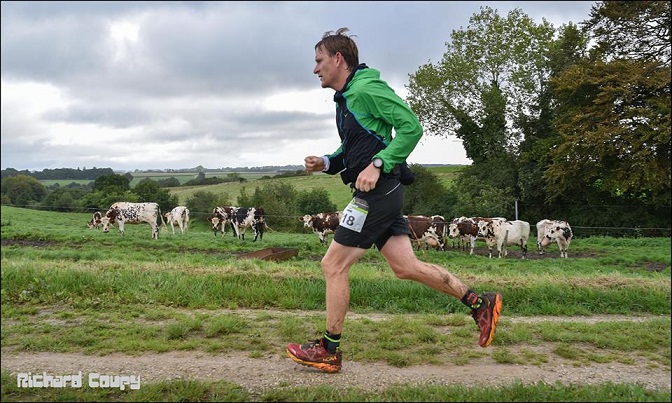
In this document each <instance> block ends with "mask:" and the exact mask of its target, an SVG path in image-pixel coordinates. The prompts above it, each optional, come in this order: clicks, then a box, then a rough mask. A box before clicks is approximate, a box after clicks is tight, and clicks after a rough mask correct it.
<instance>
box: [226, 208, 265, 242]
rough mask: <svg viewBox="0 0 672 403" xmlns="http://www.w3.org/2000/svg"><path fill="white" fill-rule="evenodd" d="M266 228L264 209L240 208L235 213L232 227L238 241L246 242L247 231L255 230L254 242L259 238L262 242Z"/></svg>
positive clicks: (232, 218)
mask: <svg viewBox="0 0 672 403" xmlns="http://www.w3.org/2000/svg"><path fill="white" fill-rule="evenodd" d="M265 226H266V222H265V214H264V209H262V208H261V207H238V208H236V209H235V210H234V211H233V215H232V217H231V227H232V228H233V233H234V234H235V235H237V236H238V239H242V240H245V229H246V228H252V230H254V241H256V240H257V238H259V240H261V239H262V238H263V237H264V227H265ZM254 241H253V242H254Z"/></svg>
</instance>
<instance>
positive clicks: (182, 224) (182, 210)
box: [164, 206, 189, 235]
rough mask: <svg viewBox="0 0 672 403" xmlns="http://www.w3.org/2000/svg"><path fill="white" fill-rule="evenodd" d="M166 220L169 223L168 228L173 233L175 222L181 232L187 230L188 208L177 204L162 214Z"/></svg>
mask: <svg viewBox="0 0 672 403" xmlns="http://www.w3.org/2000/svg"><path fill="white" fill-rule="evenodd" d="M164 216H165V217H166V221H167V222H169V223H170V229H172V230H173V235H175V224H177V226H178V227H179V228H180V232H181V233H182V234H184V233H186V232H187V231H188V230H189V209H188V208H186V207H185V206H177V207H175V208H174V209H173V210H172V211H169V212H167V213H166V214H164Z"/></svg>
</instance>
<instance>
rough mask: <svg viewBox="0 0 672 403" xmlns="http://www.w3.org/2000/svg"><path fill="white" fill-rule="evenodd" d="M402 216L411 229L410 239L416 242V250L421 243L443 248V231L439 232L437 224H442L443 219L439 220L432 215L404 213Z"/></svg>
mask: <svg viewBox="0 0 672 403" xmlns="http://www.w3.org/2000/svg"><path fill="white" fill-rule="evenodd" d="M404 218H405V219H406V221H407V222H408V229H409V230H410V231H411V235H410V237H411V240H412V241H414V242H415V243H417V245H418V250H420V248H421V247H422V245H423V244H430V243H431V244H435V245H436V248H437V249H442V250H443V249H444V244H443V232H441V234H439V231H438V230H437V225H440V224H444V226H443V227H441V228H442V231H443V228H445V220H444V221H443V222H440V221H439V220H435V219H433V218H432V217H427V216H423V215H405V216H404Z"/></svg>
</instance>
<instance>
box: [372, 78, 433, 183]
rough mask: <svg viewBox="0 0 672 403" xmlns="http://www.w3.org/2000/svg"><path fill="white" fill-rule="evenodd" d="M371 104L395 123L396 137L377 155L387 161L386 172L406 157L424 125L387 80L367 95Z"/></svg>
mask: <svg viewBox="0 0 672 403" xmlns="http://www.w3.org/2000/svg"><path fill="white" fill-rule="evenodd" d="M365 97H366V98H369V99H368V103H369V108H370V110H371V111H372V112H373V114H374V115H375V116H376V117H377V118H378V119H381V120H383V121H384V122H386V123H387V124H389V125H391V126H392V127H394V132H395V136H394V138H391V139H388V140H389V143H388V145H387V147H386V148H385V149H384V150H381V151H380V152H378V153H377V154H376V155H375V157H378V158H381V159H382V160H383V162H384V168H385V169H384V171H385V173H388V172H390V171H391V170H392V169H394V167H395V166H396V165H398V164H401V163H403V162H405V161H406V159H407V158H408V156H409V155H410V154H411V152H413V150H414V149H415V146H416V145H417V144H418V142H419V141H420V138H422V125H421V124H420V120H419V119H418V117H417V115H416V114H415V112H413V110H411V108H410V107H409V106H408V105H407V104H406V102H404V100H403V99H401V97H399V96H398V95H397V94H396V93H395V92H394V90H393V89H392V88H390V87H389V86H388V85H387V84H383V83H380V84H379V85H378V88H376V91H371V92H370V93H369V94H367V95H365Z"/></svg>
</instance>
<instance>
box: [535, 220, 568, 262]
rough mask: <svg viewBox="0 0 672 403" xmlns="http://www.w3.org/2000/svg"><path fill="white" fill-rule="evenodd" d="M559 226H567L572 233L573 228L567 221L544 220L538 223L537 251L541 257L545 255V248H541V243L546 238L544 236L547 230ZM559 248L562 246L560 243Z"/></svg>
mask: <svg viewBox="0 0 672 403" xmlns="http://www.w3.org/2000/svg"><path fill="white" fill-rule="evenodd" d="M557 226H567V227H568V228H569V229H570V231H571V227H569V223H567V221H560V220H549V219H546V218H544V219H543V220H541V221H539V222H538V223H537V249H538V251H539V254H540V255H543V254H544V249H545V247H542V246H541V241H542V239H543V238H544V235H545V234H546V228H551V227H557ZM558 246H560V243H558Z"/></svg>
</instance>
